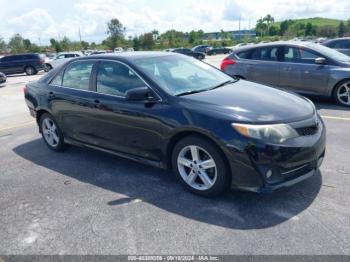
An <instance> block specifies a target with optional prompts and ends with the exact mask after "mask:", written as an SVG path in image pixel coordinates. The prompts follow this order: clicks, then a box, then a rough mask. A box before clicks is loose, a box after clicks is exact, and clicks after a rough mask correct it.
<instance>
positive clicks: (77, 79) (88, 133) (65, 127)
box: [47, 60, 98, 144]
mask: <svg viewBox="0 0 350 262" xmlns="http://www.w3.org/2000/svg"><path fill="white" fill-rule="evenodd" d="M94 64H95V61H94V60H85V61H75V62H73V63H71V64H69V65H68V66H67V67H66V69H65V70H64V71H62V72H61V73H60V74H59V75H57V76H56V78H55V79H54V80H53V81H52V82H51V84H50V89H49V90H47V92H48V94H47V97H48V100H49V101H48V104H49V106H50V109H51V111H52V114H53V116H54V117H55V119H56V121H57V122H58V124H59V126H60V127H61V128H62V131H63V133H64V135H65V137H67V138H69V139H73V140H77V141H80V142H85V143H89V144H94V143H95V138H94V135H93V134H94V133H95V129H96V128H98V127H96V126H94V123H95V122H94V120H93V119H92V117H93V111H94V104H93V101H94V93H92V92H91V83H92V79H91V76H92V70H93V67H94Z"/></svg>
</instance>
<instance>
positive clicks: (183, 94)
mask: <svg viewBox="0 0 350 262" xmlns="http://www.w3.org/2000/svg"><path fill="white" fill-rule="evenodd" d="M237 81H238V80H228V81H225V82H223V83H221V84H219V85H216V86H214V87H210V88H206V89H200V90H192V91H186V92H183V93H180V94H177V95H176V96H185V95H191V94H196V93H200V92H205V91H209V90H213V89H215V88H219V87H222V86H225V85H228V84H232V83H235V82H237Z"/></svg>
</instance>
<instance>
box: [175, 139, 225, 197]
mask: <svg viewBox="0 0 350 262" xmlns="http://www.w3.org/2000/svg"><path fill="white" fill-rule="evenodd" d="M172 166H173V170H174V171H175V173H176V175H177V177H178V179H179V180H180V181H181V183H182V184H183V185H184V186H185V187H186V188H187V189H188V190H190V191H191V192H193V193H196V194H198V195H202V196H215V195H219V194H221V193H223V192H224V191H225V190H226V189H227V188H228V187H229V186H230V176H229V174H228V168H227V165H226V163H225V161H224V159H223V157H222V154H221V153H220V151H219V150H218V149H217V147H216V146H215V145H213V144H212V143H211V142H209V141H207V140H205V139H203V138H201V137H197V136H190V137H187V138H184V139H183V140H181V141H180V142H179V143H178V144H177V145H176V146H175V148H174V151H173V155H172Z"/></svg>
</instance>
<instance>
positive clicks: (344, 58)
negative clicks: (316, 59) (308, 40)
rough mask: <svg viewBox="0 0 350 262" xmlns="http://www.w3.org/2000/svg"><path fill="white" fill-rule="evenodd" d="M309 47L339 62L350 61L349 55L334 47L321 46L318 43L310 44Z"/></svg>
mask: <svg viewBox="0 0 350 262" xmlns="http://www.w3.org/2000/svg"><path fill="white" fill-rule="evenodd" d="M310 47H311V48H312V49H314V50H315V51H317V52H319V53H321V54H323V55H325V56H327V57H329V58H331V59H334V60H336V61H340V62H347V63H349V62H350V57H349V56H347V55H344V54H342V53H340V52H338V51H336V50H334V49H331V48H329V47H326V46H323V45H319V44H312V45H310Z"/></svg>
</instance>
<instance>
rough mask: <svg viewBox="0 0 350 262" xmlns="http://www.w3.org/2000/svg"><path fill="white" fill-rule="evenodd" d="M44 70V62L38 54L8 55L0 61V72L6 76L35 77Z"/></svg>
mask: <svg viewBox="0 0 350 262" xmlns="http://www.w3.org/2000/svg"><path fill="white" fill-rule="evenodd" d="M44 68H45V60H44V59H43V58H42V57H41V56H40V55H39V54H18V55H8V56H4V57H3V58H1V59H0V72H3V73H4V74H6V75H12V74H22V73H26V74H27V75H35V74H37V73H38V72H39V71H41V70H44Z"/></svg>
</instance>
